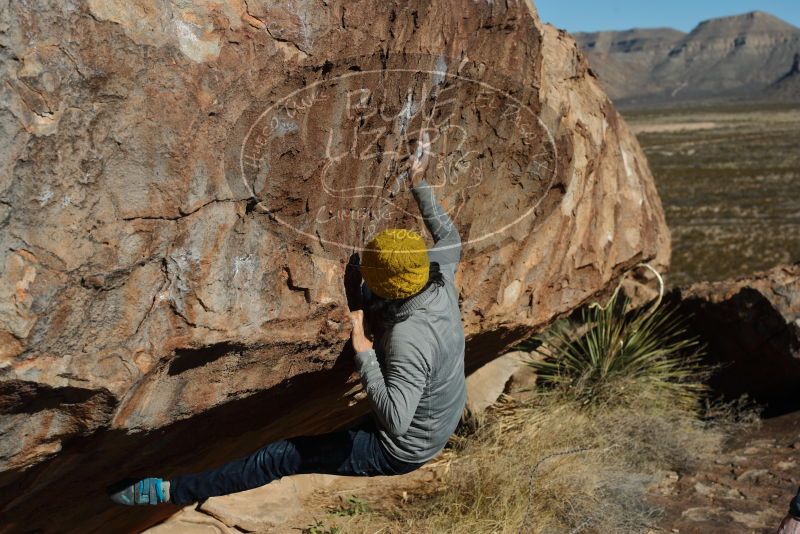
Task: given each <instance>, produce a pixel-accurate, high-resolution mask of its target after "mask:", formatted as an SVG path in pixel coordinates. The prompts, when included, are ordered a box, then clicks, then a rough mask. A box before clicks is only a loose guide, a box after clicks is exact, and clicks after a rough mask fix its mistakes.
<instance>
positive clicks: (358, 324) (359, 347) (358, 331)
mask: <svg viewBox="0 0 800 534" xmlns="http://www.w3.org/2000/svg"><path fill="white" fill-rule="evenodd" d="M350 321H352V323H353V332H352V333H351V334H350V339H351V341H352V342H353V349H354V350H355V351H356V352H364V351H365V350H369V349H371V348H372V341H370V340H369V338H367V336H366V334H364V311H363V310H356V311H352V312H350Z"/></svg>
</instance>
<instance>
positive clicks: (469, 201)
mask: <svg viewBox="0 0 800 534" xmlns="http://www.w3.org/2000/svg"><path fill="white" fill-rule="evenodd" d="M0 58H2V59H1V61H2V63H1V65H0V69H2V76H3V80H4V83H3V84H2V86H0V102H2V107H0V131H2V137H0V168H2V172H0V230H2V231H1V232H0V265H2V270H0V296H1V297H2V298H0V436H2V437H0V516H1V517H2V518H3V520H2V527H1V529H2V530H4V531H21V530H25V531H27V530H36V531H42V532H45V531H58V532H66V531H78V532H93V531H103V532H109V531H114V532H120V531H125V530H135V529H137V528H141V527H145V526H147V525H150V524H153V523H154V522H156V521H158V520H159V519H160V518H163V517H164V516H165V515H168V514H170V513H173V512H174V511H175V510H174V509H170V508H169V507H166V508H158V509H155V510H149V509H145V510H142V509H135V510H131V509H127V508H124V507H117V506H113V505H112V504H111V503H110V502H109V501H108V500H107V499H106V498H105V496H104V495H103V489H104V488H105V487H106V485H107V484H109V483H111V482H113V481H115V480H116V479H118V478H120V477H122V476H128V475H145V474H161V475H165V476H170V475H173V474H175V473H178V472H182V471H186V470H196V469H201V468H206V467H209V466H211V465H214V464H217V463H219V462H221V461H223V460H225V459H229V458H232V457H235V456H237V455H241V454H243V453H246V452H249V451H251V450H253V449H254V448H255V447H257V446H258V445H259V444H262V443H264V442H266V441H268V440H273V439H276V438H281V437H288V436H291V435H298V434H305V433H319V432H323V431H327V430H331V429H333V428H336V427H340V426H342V425H344V424H346V423H348V422H350V421H352V420H354V419H355V418H357V417H359V416H361V415H362V414H364V413H365V411H366V410H367V406H366V403H365V402H363V401H361V400H360V397H359V396H357V393H358V392H359V383H358V379H357V376H356V375H355V373H354V371H353V367H352V363H351V353H350V352H348V351H349V349H348V346H347V339H348V335H349V325H348V320H347V316H346V298H345V291H344V285H343V283H342V277H343V274H344V270H345V264H346V262H347V260H348V258H349V256H350V253H351V252H353V251H357V250H358V247H359V246H360V245H361V244H362V243H364V242H365V241H364V240H365V239H366V237H368V236H369V235H370V234H371V233H373V232H374V231H375V230H376V229H378V228H382V227H386V226H389V225H405V226H414V227H417V228H421V223H420V220H419V217H418V215H419V214H418V212H417V211H416V207H415V206H414V205H413V201H412V200H411V197H410V195H409V192H408V191H407V188H406V187H405V185H404V184H405V182H404V181H403V180H402V170H403V168H404V166H405V165H407V160H406V159H405V156H404V154H405V153H406V152H407V150H408V149H409V147H412V148H413V146H414V139H415V138H416V137H417V136H418V135H419V132H420V130H421V129H422V128H427V130H426V131H429V132H430V133H431V134H432V136H433V139H434V147H433V150H434V151H435V153H436V156H435V157H434V162H435V163H434V164H432V167H435V169H433V170H432V171H431V174H430V177H429V180H430V181H431V182H432V183H435V184H436V185H437V186H441V187H439V189H438V190H437V195H438V197H439V198H440V199H441V201H442V203H443V204H444V205H445V206H446V208H447V209H449V210H450V212H451V214H452V215H453V218H454V219H455V220H456V223H457V225H458V227H459V229H460V231H461V235H462V237H463V241H464V244H465V248H464V254H463V261H462V263H461V266H460V268H459V271H458V282H459V285H460V287H461V306H462V310H463V321H464V325H465V329H466V333H467V336H468V340H467V356H466V358H467V366H468V368H469V369H474V368H477V367H478V366H479V365H481V364H482V363H485V362H486V361H488V360H490V359H492V358H493V357H494V356H496V355H497V354H500V353H501V352H502V350H503V349H504V348H506V347H508V346H510V345H512V344H514V343H515V342H517V341H519V340H520V339H522V338H523V337H525V336H527V335H529V334H530V333H531V332H533V331H535V330H537V329H540V328H541V327H543V326H544V325H546V324H548V323H549V322H550V321H552V320H553V319H554V318H555V317H557V316H559V315H562V314H565V313H567V312H569V311H570V310H572V309H574V308H575V307H577V306H579V305H580V304H581V303H583V302H585V301H586V300H587V299H590V298H592V297H593V296H594V295H596V294H597V293H598V292H601V291H604V290H605V289H606V288H607V287H608V286H609V285H610V284H611V283H612V282H613V281H614V280H616V279H618V278H619V276H620V275H621V273H623V272H625V271H626V270H628V269H630V268H631V267H632V266H634V265H636V264H637V263H639V262H642V261H654V262H656V263H657V264H660V265H662V266H664V265H665V264H666V262H667V261H668V256H669V235H668V231H667V229H666V227H665V222H664V216H663V213H662V209H661V204H660V201H659V198H658V195H657V193H656V189H655V187H654V184H653V178H652V176H651V174H650V172H649V170H648V167H647V163H646V160H645V157H644V156H643V154H642V151H641V150H640V148H639V145H638V144H637V142H636V140H635V139H634V137H633V136H632V135H631V133H630V132H629V130H628V128H627V126H626V125H625V123H624V122H623V121H622V119H621V118H620V116H619V115H618V114H617V112H616V111H615V110H614V107H613V106H612V105H611V103H610V102H609V100H608V98H607V97H606V96H605V94H604V93H603V92H602V90H601V89H600V87H599V85H598V83H597V81H596V80H595V79H594V77H593V76H592V75H591V73H590V72H589V70H588V68H587V65H586V62H585V60H584V59H583V57H582V56H581V54H580V52H579V51H578V49H577V47H576V46H575V43H574V42H573V40H572V39H571V38H570V37H569V36H568V35H566V34H565V33H563V32H558V31H556V30H555V29H553V28H551V27H546V26H543V25H542V24H541V23H540V22H539V20H538V18H537V15H536V13H535V11H534V10H533V8H532V6H531V5H530V3H529V2H516V1H512V2H474V1H472V0H450V1H447V2H445V1H434V2H430V1H421V0H412V1H404V2H392V1H388V2H387V1H384V0H363V1H358V2H344V1H341V0H328V1H323V2H303V1H299V0H290V1H289V2H281V3H277V2H269V1H265V0H248V1H245V0H215V1H213V2H212V1H206V0H198V1H196V2H172V1H169V0H124V1H123V0H86V1H79V0H50V1H47V0H31V1H27V2H10V3H9V2H7V3H5V5H4V7H2V8H0ZM398 176H400V178H397V177H398Z"/></svg>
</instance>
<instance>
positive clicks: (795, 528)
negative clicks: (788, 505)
mask: <svg viewBox="0 0 800 534" xmlns="http://www.w3.org/2000/svg"><path fill="white" fill-rule="evenodd" d="M778 534H800V520H798V519H796V518H794V517H792V516H791V515H787V516H786V517H785V518H783V522H782V523H781V526H780V527H778Z"/></svg>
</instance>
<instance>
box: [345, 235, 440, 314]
mask: <svg viewBox="0 0 800 534" xmlns="http://www.w3.org/2000/svg"><path fill="white" fill-rule="evenodd" d="M428 268H429V264H428V248H427V247H426V246H425V240H424V239H422V236H421V235H419V234H418V233H416V232H414V231H413V230H404V229H400V228H393V229H390V230H384V231H382V232H380V233H379V234H378V235H376V236H375V237H374V238H373V239H372V241H370V242H369V243H368V244H367V246H366V248H365V249H364V253H363V255H362V258H361V274H362V276H363V277H364V281H365V282H366V283H367V287H369V289H370V290H371V291H372V292H373V293H375V294H376V295H378V296H379V297H383V298H385V299H402V298H406V297H410V296H412V295H414V294H416V293H419V291H420V290H421V289H422V288H423V287H425V284H427V283H428V274H429V273H428Z"/></svg>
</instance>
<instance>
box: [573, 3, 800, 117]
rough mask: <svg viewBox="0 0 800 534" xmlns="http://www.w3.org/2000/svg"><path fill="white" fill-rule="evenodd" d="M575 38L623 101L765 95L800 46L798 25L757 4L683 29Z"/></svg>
mask: <svg viewBox="0 0 800 534" xmlns="http://www.w3.org/2000/svg"><path fill="white" fill-rule="evenodd" d="M575 38H576V40H577V41H578V44H579V46H580V47H581V48H582V49H583V50H584V52H585V53H586V55H587V57H588V59H589V64H590V65H591V67H592V70H594V72H596V73H597V75H598V77H599V78H600V79H601V81H602V82H603V84H604V85H605V86H606V90H607V91H608V93H609V95H610V96H611V98H613V99H614V100H615V102H616V103H618V104H620V105H623V106H624V105H629V106H635V105H645V104H651V103H664V102H672V101H694V100H715V99H732V98H746V99H750V98H752V99H760V98H769V97H770V96H771V95H774V94H775V93H774V89H771V87H772V86H773V85H774V84H775V83H776V81H777V80H779V79H780V78H781V77H782V76H784V75H786V73H787V71H788V70H789V68H790V66H791V65H792V62H793V58H794V56H795V54H798V53H800V28H797V27H796V26H792V25H791V24H789V23H787V22H784V21H782V20H781V19H779V18H777V17H774V16H772V15H769V14H767V13H763V12H760V11H755V12H752V13H747V14H745V15H737V16H734V17H724V18H718V19H711V20H707V21H704V22H701V23H700V24H698V25H697V27H696V28H694V29H693V30H692V31H691V32H690V33H688V34H687V33H683V32H680V31H677V30H673V29H669V28H658V29H633V30H627V31H608V32H594V33H578V34H575ZM789 92H790V93H791V91H789Z"/></svg>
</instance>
